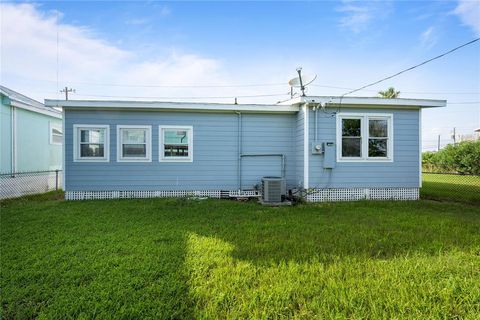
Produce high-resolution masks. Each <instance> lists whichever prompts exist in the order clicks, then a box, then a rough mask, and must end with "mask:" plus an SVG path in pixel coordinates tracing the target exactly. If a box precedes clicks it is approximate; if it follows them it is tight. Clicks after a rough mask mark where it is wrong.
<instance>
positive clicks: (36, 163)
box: [15, 108, 62, 172]
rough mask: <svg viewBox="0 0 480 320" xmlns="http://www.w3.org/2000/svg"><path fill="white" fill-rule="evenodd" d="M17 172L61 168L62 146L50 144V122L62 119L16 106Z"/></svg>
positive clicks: (59, 123) (60, 123)
mask: <svg viewBox="0 0 480 320" xmlns="http://www.w3.org/2000/svg"><path fill="white" fill-rule="evenodd" d="M15 117H16V131H17V147H16V150H17V165H16V167H17V172H27V171H42V170H56V169H61V168H62V146H61V145H54V144H50V123H52V124H55V125H58V126H60V127H61V126H62V120H61V119H58V118H54V117H50V116H47V115H44V114H40V113H36V112H32V111H28V110H24V109H21V108H16V114H15Z"/></svg>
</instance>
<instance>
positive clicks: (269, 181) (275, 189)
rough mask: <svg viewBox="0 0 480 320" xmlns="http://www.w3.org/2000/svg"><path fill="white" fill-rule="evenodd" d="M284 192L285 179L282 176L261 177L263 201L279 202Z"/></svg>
mask: <svg viewBox="0 0 480 320" xmlns="http://www.w3.org/2000/svg"><path fill="white" fill-rule="evenodd" d="M284 194H285V179H283V178H282V177H263V178H262V197H263V202H267V203H273V202H281V201H282V195H284Z"/></svg>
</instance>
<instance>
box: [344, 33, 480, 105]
mask: <svg viewBox="0 0 480 320" xmlns="http://www.w3.org/2000/svg"><path fill="white" fill-rule="evenodd" d="M478 40H480V38H476V39H473V40H471V41H469V42H467V43H464V44H462V45H460V46H458V47H455V48H453V49H451V50H449V51H447V52H444V53H442V54H440V55H438V56H436V57H433V58H431V59H428V60H425V61H423V62H421V63H419V64H416V65H414V66H412V67H410V68H407V69H404V70H402V71H400V72H397V73H395V74H393V75H391V76H388V77H385V78H383V79H380V80H377V81H375V82H372V83H370V84H367V85H364V86H363V87H360V88H358V89H354V90H351V91H349V92H347V93H344V94H343V95H342V97H344V96H346V95H349V94H352V93H354V92H357V91H360V90H363V89H365V88H368V87H371V86H373V85H376V84H379V83H380V82H383V81H386V80H389V79H392V78H394V77H396V76H399V75H401V74H402V73H405V72H408V71H411V70H413V69H416V68H418V67H420V66H423V65H424V64H427V63H429V62H431V61H434V60H437V59H440V58H442V57H444V56H446V55H448V54H450V53H452V52H454V51H457V50H459V49H461V48H463V47H466V46H468V45H470V44H472V43H474V42H477V41H478Z"/></svg>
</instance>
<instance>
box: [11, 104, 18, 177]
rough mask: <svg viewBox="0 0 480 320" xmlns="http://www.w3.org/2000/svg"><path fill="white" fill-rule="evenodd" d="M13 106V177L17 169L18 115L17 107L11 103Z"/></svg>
mask: <svg viewBox="0 0 480 320" xmlns="http://www.w3.org/2000/svg"><path fill="white" fill-rule="evenodd" d="M10 107H11V108H12V112H11V126H10V129H11V144H12V149H11V151H12V154H11V160H12V163H11V173H12V177H14V176H15V173H16V170H17V115H16V108H15V107H14V106H12V105H10Z"/></svg>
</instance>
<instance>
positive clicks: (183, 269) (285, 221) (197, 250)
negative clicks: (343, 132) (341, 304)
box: [0, 199, 480, 319]
mask: <svg viewBox="0 0 480 320" xmlns="http://www.w3.org/2000/svg"><path fill="white" fill-rule="evenodd" d="M468 208H471V209H472V212H468V210H465V208H460V209H459V208H458V207H456V205H454V204H444V205H441V206H440V205H438V204H433V203H432V204H429V203H426V202H381V203H380V202H360V203H337V204H324V205H302V206H296V207H282V208H268V207H262V206H260V205H258V204H256V203H250V202H249V203H237V202H232V201H225V200H205V201H194V200H186V199H145V200H118V201H83V202H53V201H47V202H44V203H36V204H29V203H28V202H27V203H22V204H20V205H18V206H13V207H8V206H7V207H4V208H2V220H1V223H2V225H1V227H2V233H1V234H0V236H1V240H2V241H1V248H2V261H1V267H2V268H1V269H2V274H1V287H2V289H3V290H4V292H5V293H8V294H7V295H5V297H3V298H2V302H3V318H4V319H8V318H32V317H37V316H39V315H42V316H44V317H46V318H58V317H59V315H69V316H71V317H74V318H79V317H80V318H81V317H87V318H89V317H100V318H102V317H105V318H108V316H109V315H116V316H118V317H124V318H145V317H150V318H194V317H195V313H196V309H194V308H202V305H198V301H197V297H196V296H195V292H194V291H192V290H193V289H194V287H192V286H191V283H192V281H193V283H195V279H193V278H192V276H193V277H195V274H194V271H195V272H197V273H196V275H197V276H198V277H199V278H201V277H203V276H204V275H205V274H208V272H207V273H204V272H199V270H198V268H200V269H202V268H207V269H208V268H215V266H218V265H220V266H222V265H226V266H227V267H228V266H229V264H228V263H227V264H224V262H222V261H218V264H217V262H216V260H215V259H217V258H219V259H223V260H225V259H232V260H230V261H234V263H235V270H234V271H235V274H232V276H234V275H238V277H239V278H238V279H237V280H238V281H240V282H241V281H242V279H243V278H242V277H245V279H247V280H248V279H250V280H248V281H251V279H256V278H255V277H249V276H248V275H246V274H244V273H243V272H247V271H249V272H251V271H252V270H253V271H255V270H257V271H258V270H270V271H271V272H276V269H275V266H278V265H282V264H283V263H284V262H285V263H288V262H291V263H292V264H293V265H306V266H308V265H309V264H310V263H311V262H312V261H316V262H319V263H316V265H319V264H321V263H323V264H330V263H334V262H335V261H338V260H339V259H359V260H361V259H364V258H374V259H389V258H392V257H396V256H402V255H415V254H424V255H437V254H438V253H439V251H442V250H450V249H459V250H470V249H471V247H472V246H475V245H477V247H478V238H475V237H476V234H477V232H478V227H479V225H480V223H479V209H478V208H476V209H475V210H473V208H475V207H473V206H472V207H468ZM473 211H476V213H473ZM18 226H21V228H19V227H18ZM209 244H213V245H212V246H210V245H209ZM222 248H223V249H222ZM217 249H220V250H225V252H218V251H217ZM192 253H193V256H192V255H191V254H192ZM192 257H193V258H194V260H191V259H192ZM195 257H199V258H201V259H205V261H204V262H205V263H203V262H201V261H195ZM189 259H190V260H189ZM197 262H198V264H196V263H197ZM237 262H238V264H237ZM229 263H230V262H229ZM242 266H247V267H248V270H247V269H242ZM272 266H274V267H273V268H272ZM226 270H227V271H228V268H227V269H226ZM200 271H201V270H200ZM207 271H208V270H207ZM255 272H256V271H255ZM262 272H263V271H262ZM226 274H228V272H226ZM262 274H265V276H266V277H267V276H268V274H266V273H262ZM224 276H225V273H223V274H222V277H224ZM299 277H301V275H299ZM299 279H300V278H299ZM197 280H201V281H200V282H199V283H201V284H202V288H203V289H205V290H207V291H208V290H209V289H208V288H209V287H208V279H203V280H205V281H207V286H206V287H204V286H203V284H205V282H204V281H203V280H202V279H197ZM267 280H268V279H265V281H267ZM235 281H236V280H235ZM235 281H232V282H230V283H236V282H235ZM267 282H268V281H267ZM253 285H255V283H254V284H253ZM285 285H287V283H285ZM19 288H21V289H19ZM203 289H202V290H203ZM230 289H231V290H235V288H230ZM230 289H229V290H230ZM212 290H213V289H212ZM208 292H209V295H208V296H209V297H210V296H212V295H213V296H215V293H214V292H213V291H212V292H210V291H208ZM221 293H222V292H219V294H221ZM219 301H220V300H219ZM224 302H225V301H224V300H221V301H220V302H219V303H224ZM232 303H233V302H232ZM227 307H228V306H227Z"/></svg>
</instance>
